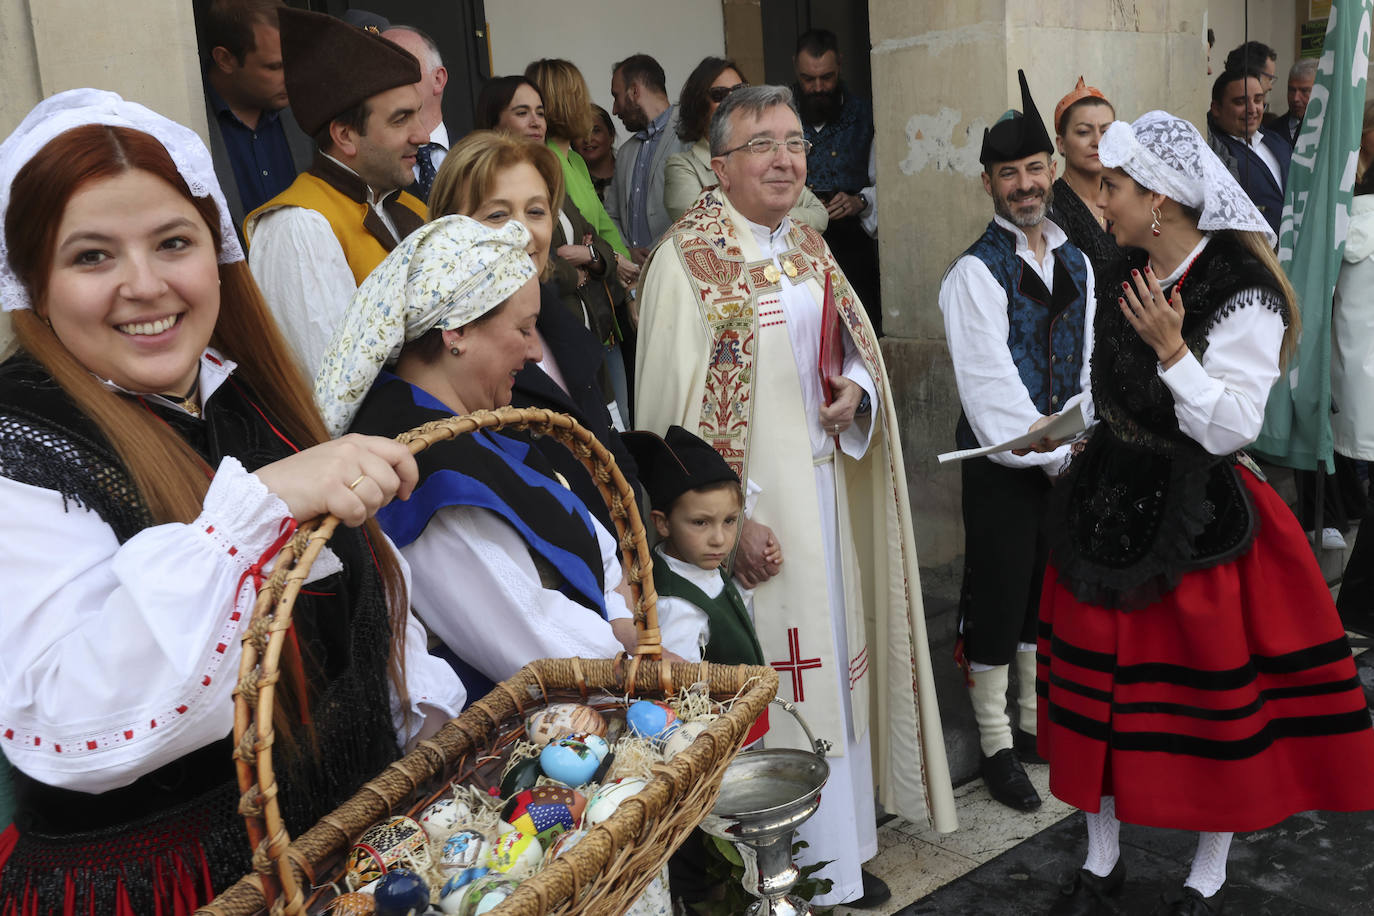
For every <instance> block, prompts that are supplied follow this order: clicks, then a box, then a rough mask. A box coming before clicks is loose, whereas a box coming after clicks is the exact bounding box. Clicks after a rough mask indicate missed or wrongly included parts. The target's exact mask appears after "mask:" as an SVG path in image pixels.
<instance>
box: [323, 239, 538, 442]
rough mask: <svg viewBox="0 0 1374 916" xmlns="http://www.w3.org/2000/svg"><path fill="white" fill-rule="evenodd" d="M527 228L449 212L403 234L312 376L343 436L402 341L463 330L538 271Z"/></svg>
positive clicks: (332, 426) (334, 432) (332, 425)
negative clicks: (433, 332)
mask: <svg viewBox="0 0 1374 916" xmlns="http://www.w3.org/2000/svg"><path fill="white" fill-rule="evenodd" d="M529 244H530V233H529V230H528V229H526V228H525V227H524V226H523V225H521V224H520V223H518V222H516V221H515V220H511V221H510V222H508V223H506V224H505V225H503V226H501V227H500V228H497V229H493V228H492V227H490V226H486V225H483V224H482V223H479V222H477V221H476V220H474V219H470V218H469V217H466V216H444V217H441V218H439V219H436V220H434V221H433V222H430V223H426V224H425V225H423V226H421V227H420V228H419V229H417V230H415V231H414V232H412V233H411V234H410V235H408V236H406V238H405V240H404V241H403V242H401V244H399V245H397V246H396V248H395V249H393V250H392V252H391V253H390V254H388V255H387V256H386V258H385V260H383V261H382V263H380V264H378V265H377V267H376V269H375V270H373V271H372V273H370V274H368V275H367V279H365V280H363V285H362V286H360V287H358V291H357V292H356V293H354V295H353V300H352V301H351V302H350V303H349V304H348V311H347V312H345V313H344V317H343V322H342V323H341V324H340V325H339V328H338V330H336V331H335V332H334V338H333V339H332V340H331V341H330V342H329V347H328V349H326V350H325V354H324V361H323V362H322V363H320V371H319V374H317V375H316V376H315V402H316V403H317V404H319V406H320V411H321V412H322V413H323V414H324V422H325V425H326V426H327V427H329V434H330V435H331V436H341V435H343V434H344V433H345V432H347V431H348V427H349V424H351V423H352V422H353V417H354V416H356V415H357V413H358V408H359V407H360V406H362V402H363V398H365V397H366V396H367V392H368V389H370V388H371V387H372V382H373V380H375V379H376V378H377V373H378V372H380V371H381V369H382V367H383V366H385V365H386V364H387V363H388V362H391V361H393V360H395V359H396V358H397V357H398V356H399V355H400V352H401V346H402V345H403V344H405V343H407V342H408V341H412V340H415V339H416V338H417V337H421V336H423V335H424V334H426V333H427V332H429V331H431V330H433V329H434V328H442V329H443V330H446V331H451V330H454V329H455V328H460V327H462V326H463V325H465V324H468V323H469V322H471V321H473V320H475V319H477V318H480V317H481V316H482V315H485V314H486V313H487V312H489V311H491V310H492V309H494V308H496V307H497V306H498V305H500V304H501V303H502V302H505V301H506V300H507V299H509V298H510V297H511V295H512V294H513V293H515V291H516V290H518V289H520V287H522V286H524V285H525V284H526V283H528V282H529V281H530V280H531V279H532V278H533V277H534V275H535V268H534V260H533V259H532V258H530V255H529V252H528V250H527V249H528V247H529Z"/></svg>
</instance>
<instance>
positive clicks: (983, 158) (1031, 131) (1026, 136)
mask: <svg viewBox="0 0 1374 916" xmlns="http://www.w3.org/2000/svg"><path fill="white" fill-rule="evenodd" d="M1016 78H1017V79H1019V80H1020V81H1021V111H1016V110H1015V109H1012V110H1011V111H1008V112H1007V113H1006V114H1004V115H1002V117H1001V118H999V119H998V120H997V123H996V124H994V125H992V126H991V127H989V128H988V129H987V130H985V131H983V149H982V152H980V153H979V154H978V161H979V162H980V163H982V164H983V165H984V166H986V165H988V164H990V163H993V162H1015V161H1016V160H1017V159H1025V158H1026V157H1027V156H1034V155H1035V154H1036V153H1051V154H1053V153H1054V144H1053V143H1051V142H1050V135H1049V133H1048V132H1047V131H1046V130H1045V122H1044V121H1043V120H1042V119H1041V118H1040V112H1039V110H1038V109H1036V107H1035V100H1034V99H1032V98H1031V94H1030V87H1029V86H1027V85H1026V72H1025V71H1024V70H1017V71H1016Z"/></svg>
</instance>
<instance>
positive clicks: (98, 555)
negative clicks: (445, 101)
mask: <svg viewBox="0 0 1374 916" xmlns="http://www.w3.org/2000/svg"><path fill="white" fill-rule="evenodd" d="M0 210H3V214H4V223H3V234H2V235H0V302H2V303H3V305H4V308H5V309H6V310H7V311H10V312H11V313H12V315H13V318H14V329H15V335H16V339H17V341H18V343H19V348H20V349H19V351H18V352H17V353H16V354H15V355H14V356H13V357H11V358H10V359H9V360H7V361H5V362H4V363H3V364H0V507H3V509H2V510H0V543H2V544H3V545H4V547H3V549H2V550H0V580H2V581H4V583H5V591H6V599H5V609H4V614H3V615H0V736H3V740H2V741H0V747H3V750H4V753H5V756H6V757H7V758H8V759H9V761H10V763H11V764H12V765H13V767H14V780H15V795H16V814H15V823H14V826H13V827H12V828H11V829H10V830H9V831H8V832H7V833H6V834H5V836H4V842H3V844H0V862H3V866H4V868H3V872H2V873H0V912H4V913H12V912H22V913H49V912H59V911H60V912H72V911H77V910H79V911H81V912H89V913H93V914H94V913H102V914H103V913H119V914H123V913H152V912H189V911H190V910H192V909H194V908H195V907H196V906H198V905H200V904H203V903H205V902H206V901H207V900H209V899H210V898H211V897H212V896H213V895H214V894H215V893H217V892H218V891H220V890H222V889H223V888H224V887H225V886H227V885H228V884H230V883H232V882H233V881H234V880H235V879H236V878H237V877H238V876H240V875H242V874H243V873H245V872H247V871H248V870H249V867H250V862H249V848H248V845H247V839H246V836H245V831H244V828H243V826H242V821H241V819H240V818H239V817H238V816H237V804H238V791H237V786H236V783H235V779H234V770H233V766H232V763H231V746H230V745H231V737H230V732H231V726H232V719H233V709H232V703H231V701H230V700H231V694H232V691H233V688H234V683H235V680H236V673H237V668H238V659H239V653H240V641H241V639H242V638H243V633H242V628H243V626H244V625H245V623H246V620H247V618H248V616H249V611H250V610H251V607H252V603H253V599H254V592H255V585H256V584H257V583H258V582H260V581H261V578H262V576H263V574H264V567H265V566H267V565H268V564H270V562H271V561H272V559H273V558H274V557H275V554H276V551H277V549H278V548H279V546H280V545H281V544H282V543H283V542H284V541H285V539H286V538H287V537H289V535H290V533H291V532H292V531H293V530H294V527H295V520H297V519H301V520H304V519H309V518H311V517H313V516H316V515H319V514H321V513H325V512H332V513H334V514H336V515H338V516H340V517H341V518H342V519H343V520H344V522H345V523H347V524H348V525H350V526H354V527H350V528H346V529H341V531H340V534H338V535H336V536H335V538H334V539H333V541H332V542H331V544H330V547H329V549H328V552H327V553H326V554H325V555H322V556H321V558H320V560H319V561H318V562H317V563H316V564H315V567H314V569H313V570H312V576H313V578H312V581H311V582H310V583H308V584H307V586H306V589H305V590H304V592H303V593H302V596H301V598H300V599H299V600H298V601H297V603H296V613H295V619H294V623H293V627H292V632H291V639H290V640H289V641H288V651H287V652H286V653H285V655H284V662H283V668H284V670H283V677H282V680H281V682H280V683H279V684H278V685H277V697H278V703H277V712H276V721H275V725H276V731H277V735H278V741H277V743H276V748H275V751H276V762H277V772H278V774H279V777H280V782H281V783H282V787H281V795H280V798H281V801H282V804H283V807H284V813H285V816H286V820H287V824H288V829H289V830H290V831H291V832H292V833H297V832H300V831H302V830H304V829H305V828H307V827H308V826H310V825H311V824H312V823H314V822H315V821H316V820H318V819H319V818H320V817H321V816H322V815H323V814H325V813H326V812H328V811H329V810H331V809H332V808H333V807H335V806H336V805H338V804H339V803H340V802H342V801H343V800H344V799H347V798H348V797H349V796H350V795H352V794H353V792H354V791H356V790H357V788H358V787H359V786H360V785H361V784H362V783H363V782H364V781H365V780H366V779H368V778H370V777H371V776H373V775H375V774H376V773H377V772H378V771H379V770H380V769H382V768H383V767H384V766H385V765H386V764H387V763H388V762H390V761H391V760H393V759H394V758H395V757H396V756H397V755H398V754H399V752H400V749H401V747H402V746H404V745H405V744H407V743H408V742H410V741H412V740H413V739H414V738H416V737H417V736H418V735H420V734H421V733H422V732H423V731H424V730H425V727H426V723H427V722H434V721H436V720H437V721H442V719H444V718H447V716H448V715H451V714H452V713H453V711H454V710H456V709H458V708H460V706H461V704H462V699H463V696H462V688H461V685H459V684H457V682H456V681H455V679H454V678H453V677H452V676H451V674H450V673H449V671H448V668H447V666H446V665H444V664H443V663H442V662H439V661H437V660H433V659H430V658H429V657H428V656H426V655H425V654H424V637H423V632H422V631H421V630H420V629H419V627H418V624H415V623H414V621H413V619H412V618H411V617H410V614H409V610H408V602H407V597H406V591H405V583H404V578H403V571H402V565H401V561H400V560H399V559H398V557H397V554H396V552H395V550H394V549H393V548H392V547H391V545H390V544H389V543H388V542H387V541H386V539H385V538H384V537H382V536H381V533H380V531H379V530H378V529H377V527H376V525H375V523H374V522H373V521H372V520H371V517H372V515H373V514H374V513H375V512H376V511H377V509H378V508H380V507H381V506H382V505H384V504H386V503H387V502H389V501H390V500H391V499H392V498H393V497H395V496H400V497H402V498H404V497H406V496H408V495H409V493H410V491H411V489H412V488H413V486H414V484H415V480H416V469H415V463H414V460H413V459H412V458H411V456H410V454H409V452H408V451H407V450H406V449H405V448H404V447H402V446H399V445H397V444H396V443H394V442H391V441H389V440H385V439H377V438H371V437H363V436H349V437H345V438H344V439H341V440H338V441H335V442H329V441H327V440H328V437H327V435H326V433H325V429H324V425H323V423H322V421H321V419H320V417H319V415H318V413H317V411H316V409H315V407H314V405H313V402H312V400H311V395H310V391H309V389H308V388H307V387H306V385H305V382H304V380H303V378H302V377H301V374H300V370H299V369H298V367H297V366H296V365H295V363H294V362H293V361H292V358H291V356H290V350H289V349H288V347H287V346H286V344H285V343H284V341H283V340H282V338H281V336H280V335H279V333H278V331H277V329H276V326H275V325H274V323H273V321H272V319H271V318H270V316H269V313H268V312H267V310H266V308H265V306H264V304H263V301H262V296H261V293H260V292H259V291H258V289H257V287H256V286H255V285H254V283H253V280H252V277H251V275H250V274H249V272H248V269H247V267H246V265H245V264H244V261H243V253H242V251H241V250H240V249H239V246H238V241H237V239H236V237H235V235H234V232H233V228H232V224H231V223H230V220H229V216H228V211H227V208H226V207H225V203H224V196H223V193H222V192H221V191H220V189H219V186H218V185H217V184H216V182H215V178H214V172H213V170H212V167H211V163H210V156H209V153H208V152H207V151H206V149H205V147H204V146H203V145H202V144H201V142H200V141H199V139H197V138H196V136H195V134H194V133H192V132H191V131H190V130H188V129H186V128H184V127H182V126H180V125H177V124H174V123H172V122H171V121H168V120H167V119H166V118H162V117H160V116H159V115H157V114H155V113H153V112H151V111H149V110H148V109H146V108H143V107H142V106H139V105H134V104H132V103H128V102H125V101H124V100H123V99H121V98H119V96H117V95H114V94H113V93H108V92H100V91H97V90H91V89H80V90H74V91H71V92H64V93H60V94H58V95H56V96H53V97H52V98H50V99H47V100H46V101H44V102H42V103H41V104H39V105H38V106H37V107H36V108H35V109H34V110H33V111H32V112H30V114H29V115H28V117H27V118H25V120H24V122H23V123H22V124H20V126H19V127H18V129H17V130H16V131H15V132H14V133H13V134H12V135H11V136H10V137H9V138H8V139H7V140H6V141H5V142H4V143H3V144H0ZM236 361H238V362H236ZM428 713H437V714H438V715H437V716H436V715H428Z"/></svg>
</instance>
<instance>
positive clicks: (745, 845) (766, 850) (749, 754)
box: [701, 697, 830, 916]
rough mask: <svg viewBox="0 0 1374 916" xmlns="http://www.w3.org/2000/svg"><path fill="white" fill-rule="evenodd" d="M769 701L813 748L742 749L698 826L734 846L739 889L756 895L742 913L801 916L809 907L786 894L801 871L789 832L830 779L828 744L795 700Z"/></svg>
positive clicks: (801, 820)
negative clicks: (741, 886) (741, 863)
mask: <svg viewBox="0 0 1374 916" xmlns="http://www.w3.org/2000/svg"><path fill="white" fill-rule="evenodd" d="M773 702H774V703H777V704H778V705H780V706H781V707H782V708H783V709H785V710H786V711H787V712H789V713H791V714H792V715H793V717H795V718H796V720H797V724H799V725H800V726H801V728H802V731H804V732H805V733H806V738H807V740H808V741H809V742H810V743H811V748H812V749H811V750H809V751H800V750H796V749H793V748H764V749H760V750H754V751H744V752H743V753H741V754H740V755H739V756H737V757H736V758H735V759H734V761H733V762H732V763H731V764H730V765H729V766H728V767H726V769H725V777H724V779H722V780H721V785H720V797H719V798H718V799H716V804H715V807H714V808H712V809H711V812H710V813H709V814H707V815H706V818H705V820H703V821H702V822H701V829H702V830H705V831H706V832H707V833H709V834H711V835H712V836H718V837H720V838H721V839H724V840H729V841H730V842H731V843H732V844H734V846H735V848H736V849H738V850H739V853H740V857H741V858H742V859H743V860H744V877H743V878H742V879H741V881H742V883H743V884H744V889H745V890H747V891H748V892H749V893H751V894H753V895H754V896H755V897H758V898H759V899H758V900H756V901H754V903H753V904H751V905H750V907H749V909H748V910H747V911H746V913H747V916H801V914H809V913H810V912H811V907H810V906H809V905H808V904H807V903H806V901H804V900H802V899H800V898H798V897H792V896H789V895H788V891H790V890H791V889H792V886H793V885H794V884H796V883H797V878H798V877H799V875H800V870H799V869H798V868H797V866H796V864H795V863H794V862H793V861H792V835H793V833H794V832H795V831H796V829H797V828H798V827H800V826H801V825H802V824H803V823H805V822H806V820H807V818H809V817H811V815H813V814H815V813H816V809H817V808H818V807H820V803H821V788H822V787H823V786H824V785H825V781H826V780H827V779H828V778H829V777H830V764H828V763H826V760H825V754H826V752H827V751H829V750H830V742H829V741H824V740H820V741H818V740H816V737H815V736H814V735H812V734H811V729H810V728H808V727H807V725H806V722H805V720H803V719H802V717H801V714H800V713H798V712H797V707H796V706H795V705H794V704H792V703H789V702H788V701H786V700H782V699H778V698H776V697H775V698H774V699H773Z"/></svg>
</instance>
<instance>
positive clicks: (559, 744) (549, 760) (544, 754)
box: [539, 736, 610, 786]
mask: <svg viewBox="0 0 1374 916" xmlns="http://www.w3.org/2000/svg"><path fill="white" fill-rule="evenodd" d="M596 740H597V741H598V742H599V746H597V745H590V744H587V743H586V742H585V741H581V740H578V738H577V737H573V736H569V737H566V738H559V739H558V740H557V741H555V742H553V743H552V744H546V745H544V749H543V750H542V751H540V752H539V767H540V769H542V770H543V771H544V775H545V776H547V777H549V778H550V779H556V780H558V781H559V782H561V783H563V784H564V785H569V786H580V785H585V784H586V782H587V781H588V780H589V779H591V778H592V774H593V773H595V772H596V768H597V767H599V766H600V765H601V758H602V757H604V756H605V753H598V751H601V750H602V749H605V750H606V751H609V750H610V747H609V745H607V744H606V742H605V741H604V740H603V739H601V738H597V739H596Z"/></svg>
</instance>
